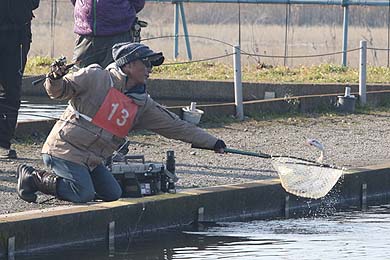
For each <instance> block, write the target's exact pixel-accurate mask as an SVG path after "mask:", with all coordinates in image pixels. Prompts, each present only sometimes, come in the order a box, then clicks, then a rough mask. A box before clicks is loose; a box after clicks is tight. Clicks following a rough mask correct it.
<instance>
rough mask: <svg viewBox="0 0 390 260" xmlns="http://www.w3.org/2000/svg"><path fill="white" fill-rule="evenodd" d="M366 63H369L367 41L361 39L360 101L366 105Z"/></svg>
mask: <svg viewBox="0 0 390 260" xmlns="http://www.w3.org/2000/svg"><path fill="white" fill-rule="evenodd" d="M366 65H367V42H366V41H360V66H359V101H360V104H361V105H365V104H366V102H367V93H366V92H367V88H366V73H367V67H366Z"/></svg>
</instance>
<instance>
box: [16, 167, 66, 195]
mask: <svg viewBox="0 0 390 260" xmlns="http://www.w3.org/2000/svg"><path fill="white" fill-rule="evenodd" d="M17 174H18V186H17V192H18V195H19V197H20V198H21V199H23V200H25V201H27V202H35V201H36V200H37V195H36V194H35V193H36V192H37V191H41V192H43V193H45V194H49V195H53V196H57V179H58V176H56V175H54V174H53V173H50V172H46V171H38V170H36V169H34V168H33V167H31V166H27V165H25V164H21V165H19V166H18V171H17Z"/></svg>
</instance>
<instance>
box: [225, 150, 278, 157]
mask: <svg viewBox="0 0 390 260" xmlns="http://www.w3.org/2000/svg"><path fill="white" fill-rule="evenodd" d="M224 151H225V153H233V154H241V155H247V156H254V157H260V158H265V159H270V158H272V155H270V154H266V153H255V152H248V151H242V150H238V149H232V148H224Z"/></svg>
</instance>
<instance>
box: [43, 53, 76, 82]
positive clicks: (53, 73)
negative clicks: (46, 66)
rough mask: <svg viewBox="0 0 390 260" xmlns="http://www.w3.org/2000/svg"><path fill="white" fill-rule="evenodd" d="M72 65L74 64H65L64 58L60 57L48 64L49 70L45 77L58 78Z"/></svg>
mask: <svg viewBox="0 0 390 260" xmlns="http://www.w3.org/2000/svg"><path fill="white" fill-rule="evenodd" d="M73 65H74V64H69V65H66V58H65V57H61V58H59V59H57V60H55V61H54V62H53V63H52V64H51V65H50V72H49V74H47V77H48V78H50V79H52V80H57V79H60V78H62V77H63V76H65V75H66V74H67V73H68V72H69V70H70V68H72V67H73Z"/></svg>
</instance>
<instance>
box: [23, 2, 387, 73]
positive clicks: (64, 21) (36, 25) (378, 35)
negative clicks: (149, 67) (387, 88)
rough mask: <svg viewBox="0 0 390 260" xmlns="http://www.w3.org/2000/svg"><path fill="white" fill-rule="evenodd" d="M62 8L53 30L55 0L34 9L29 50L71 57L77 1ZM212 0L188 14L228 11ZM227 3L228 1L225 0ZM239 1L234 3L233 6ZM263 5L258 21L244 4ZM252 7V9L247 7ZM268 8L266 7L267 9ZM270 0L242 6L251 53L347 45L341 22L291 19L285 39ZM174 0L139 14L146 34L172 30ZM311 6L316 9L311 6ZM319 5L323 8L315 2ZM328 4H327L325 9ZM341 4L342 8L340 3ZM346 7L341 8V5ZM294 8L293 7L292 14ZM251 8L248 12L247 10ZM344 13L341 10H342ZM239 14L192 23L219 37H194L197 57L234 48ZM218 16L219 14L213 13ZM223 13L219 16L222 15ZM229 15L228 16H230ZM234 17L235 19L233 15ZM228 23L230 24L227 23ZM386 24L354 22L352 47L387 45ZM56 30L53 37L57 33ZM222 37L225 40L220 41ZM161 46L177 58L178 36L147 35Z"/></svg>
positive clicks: (192, 29) (381, 61) (294, 62)
mask: <svg viewBox="0 0 390 260" xmlns="http://www.w3.org/2000/svg"><path fill="white" fill-rule="evenodd" d="M58 5H59V6H58V8H57V9H58V12H57V16H56V27H55V29H54V30H53V31H51V30H50V5H49V4H47V3H45V4H42V5H41V7H40V8H39V9H38V10H37V11H36V12H35V13H36V17H37V18H36V19H35V20H34V21H33V43H32V47H31V51H30V56H51V55H53V56H54V57H58V56H61V55H65V56H67V57H68V60H71V57H72V53H73V46H74V41H75V38H76V35H75V34H74V33H73V17H72V10H73V9H72V6H71V4H70V1H63V2H58ZM207 6H208V5H204V4H198V5H195V4H193V5H186V14H187V18H188V20H190V21H191V20H194V19H193V18H191V17H193V16H194V15H195V13H198V14H199V13H200V12H206V13H207V12H209V13H210V15H209V16H210V21H214V20H221V19H220V18H221V17H224V16H226V14H225V13H224V12H223V11H218V10H217V9H218V8H217V7H221V5H218V6H216V5H212V6H211V7H210V8H209V9H207ZM272 6H273V7H274V8H279V9H277V10H280V14H281V17H279V18H280V19H281V20H283V19H284V17H283V15H282V14H283V12H284V8H285V6H283V5H276V6H274V5H272ZM222 7H224V8H225V6H222ZM235 7H236V6H234V7H233V9H234V8H235ZM253 7H255V8H260V7H261V9H258V10H259V11H258V12H259V14H258V17H257V19H256V22H255V23H256V24H254V22H253V21H254V19H253V18H254V17H253V15H252V16H245V12H246V11H245V10H247V12H248V8H252V9H253ZM245 8H247V9H245ZM263 8H264V10H263ZM267 8H268V6H266V5H260V6H259V5H247V6H246V7H245V6H243V9H242V15H243V17H242V22H241V24H242V25H241V46H242V50H244V51H246V52H248V53H255V54H261V55H271V56H283V55H284V54H285V47H287V55H290V56H294V55H308V56H310V55H317V54H323V53H333V52H339V51H341V48H342V35H343V32H342V25H341V24H333V25H324V26H298V25H295V24H293V22H290V24H289V27H288V31H287V45H286V44H285V32H286V31H285V30H286V29H285V27H284V26H278V25H264V22H263V21H266V20H267V19H268V18H267V16H266V15H269V14H267V13H261V12H263V11H264V12H266V10H268V9H267ZM173 9H174V6H173V5H169V4H151V3H148V4H147V6H146V7H145V8H144V10H143V11H142V12H141V13H140V14H139V17H140V18H141V19H144V20H146V21H148V23H149V26H148V27H147V28H145V30H144V31H143V33H142V36H143V38H144V39H147V38H153V37H163V36H172V35H173V23H172V18H173ZM307 10H312V9H307ZM314 10H315V11H318V10H320V9H318V8H317V9H316V8H314ZM324 10H325V9H324ZM337 10H338V9H337ZM340 10H341V9H340ZM294 12H295V11H294V10H293V13H292V16H294V14H297V13H294ZM248 13H249V12H248ZM341 14H342V13H341V12H340V14H339V15H341ZM235 15H236V14H234V15H232V17H226V19H225V23H223V22H221V23H219V24H208V25H201V24H195V23H188V30H189V34H190V35H196V36H202V37H208V38H212V39H214V40H206V39H202V38H196V37H191V38H190V43H191V50H192V54H193V59H194V60H197V59H204V58H209V57H214V56H220V55H223V54H226V53H231V52H232V45H236V44H238V41H239V35H238V34H239V27H238V24H237V21H236V20H237V17H235ZM213 18H215V19H213ZM217 18H218V19H217ZM227 18H229V19H227ZM233 18H234V19H233ZM227 23H228V24H227ZM387 33H388V32H387V28H370V27H352V26H350V27H349V45H348V49H354V48H358V47H359V41H360V40H362V39H365V40H367V43H368V47H376V48H387V43H388V39H387ZM179 34H183V30H182V25H181V24H180V31H179ZM52 35H54V38H53V37H52ZM221 42H225V43H226V44H224V43H221ZM145 43H146V44H148V45H150V46H151V47H152V48H154V49H156V50H161V51H163V52H164V53H165V55H166V57H167V58H168V59H171V60H172V59H173V46H174V40H173V38H172V37H169V38H159V39H154V40H148V41H145ZM367 58H368V62H369V64H371V65H374V66H379V65H382V66H386V65H388V64H387V63H388V53H387V52H386V51H373V50H370V51H369V52H368V57H367ZM186 59H187V55H186V48H185V41H184V38H180V40H179V60H186ZM358 59H359V52H358V51H355V52H351V53H348V64H349V66H352V67H357V65H358ZM221 61H222V62H224V63H230V64H231V63H232V58H231V57H229V58H224V59H221ZM242 61H243V64H244V65H245V64H246V63H251V64H256V63H260V64H267V65H268V64H270V65H273V66H276V65H287V66H288V67H297V66H299V65H305V66H310V65H314V64H317V65H318V64H322V63H328V64H340V63H341V54H335V55H330V56H324V57H314V58H313V57H312V58H310V57H307V58H299V59H287V60H284V59H283V58H258V57H249V56H244V57H243V58H242Z"/></svg>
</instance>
